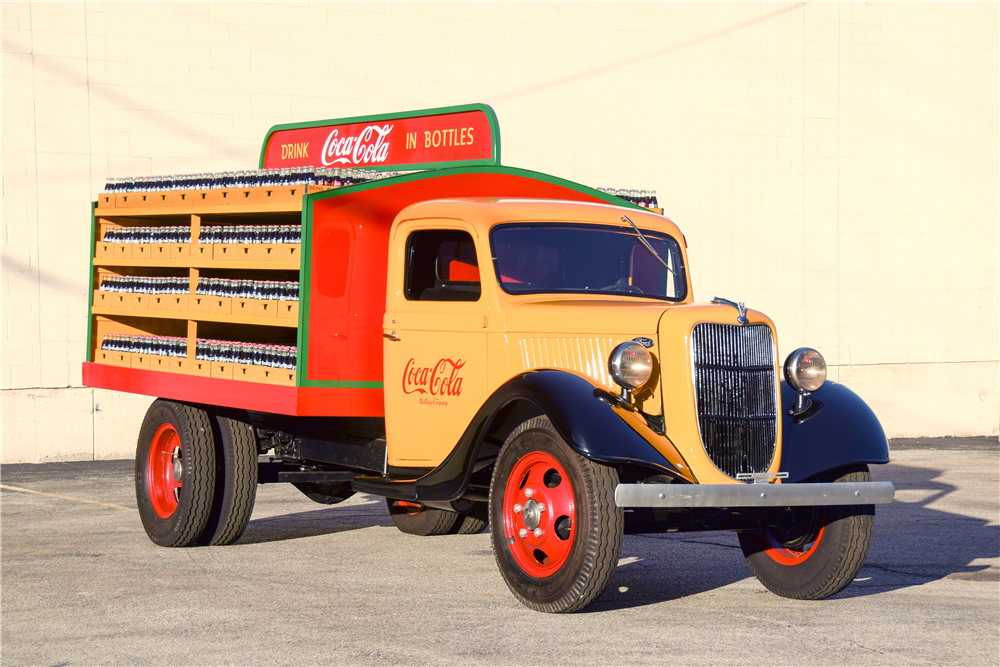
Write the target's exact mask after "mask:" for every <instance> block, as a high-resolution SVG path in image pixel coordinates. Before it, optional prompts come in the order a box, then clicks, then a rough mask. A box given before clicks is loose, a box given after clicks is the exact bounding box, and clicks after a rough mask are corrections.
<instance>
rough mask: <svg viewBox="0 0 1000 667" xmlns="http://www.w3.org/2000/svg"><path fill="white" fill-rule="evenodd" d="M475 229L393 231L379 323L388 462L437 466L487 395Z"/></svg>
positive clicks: (440, 226)
mask: <svg viewBox="0 0 1000 667" xmlns="http://www.w3.org/2000/svg"><path fill="white" fill-rule="evenodd" d="M476 246H477V238H476V232H475V229H474V228H473V227H472V226H470V225H466V224H464V223H462V222H461V221H455V220H448V221H427V220H420V221H407V222H404V223H401V224H400V225H399V226H398V227H397V228H396V230H395V234H394V236H393V239H392V241H391V247H392V248H393V252H392V255H391V256H390V258H389V271H388V275H387V280H388V286H387V287H388V289H387V293H388V294H387V299H386V314H385V321H384V322H383V329H384V330H383V350H384V363H385V366H384V368H385V402H386V413H385V415H386V416H385V422H386V442H387V450H388V454H387V455H388V464H389V465H390V466H396V467H405V468H430V467H434V466H437V465H438V464H439V463H441V461H443V460H444V459H445V457H446V456H448V454H449V453H450V452H451V450H452V449H453V448H454V447H455V445H456V444H457V443H458V440H459V438H461V436H462V433H463V432H464V431H465V429H466V427H467V426H468V425H469V422H470V421H471V420H472V417H473V416H474V415H475V414H476V412H477V411H478V409H479V408H480V406H482V404H483V402H484V401H485V400H486V398H487V396H486V388H487V381H486V367H487V364H486V361H487V358H486V328H485V323H486V315H487V313H488V304H487V295H486V290H483V289H482V284H481V282H480V278H479V266H480V259H481V257H482V255H481V254H480V253H478V252H477V247H476Z"/></svg>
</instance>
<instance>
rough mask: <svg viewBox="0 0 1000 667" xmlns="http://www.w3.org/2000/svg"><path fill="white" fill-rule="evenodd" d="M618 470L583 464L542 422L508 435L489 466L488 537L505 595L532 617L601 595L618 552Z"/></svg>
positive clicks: (578, 606)
mask: <svg viewBox="0 0 1000 667" xmlns="http://www.w3.org/2000/svg"><path fill="white" fill-rule="evenodd" d="M617 485H618V472H617V471H616V470H615V469H614V468H610V467H608V466H604V465H601V464H599V463H596V462H594V461H590V460H589V459H586V458H584V457H582V456H580V455H579V454H577V453H576V452H575V451H573V449H572V448H571V447H570V446H569V445H568V444H567V443H566V442H565V441H564V440H563V439H562V437H561V436H560V435H559V433H558V432H557V431H556V430H555V428H554V427H553V426H552V423H551V422H550V421H549V419H548V418H547V417H536V418H534V419H529V420H528V421H526V422H524V423H523V424H521V425H520V426H518V427H517V428H516V429H514V432H513V433H511V434H510V436H509V437H508V438H507V441H506V442H505V443H504V446H503V449H501V450H500V455H499V456H498V457H497V461H496V464H495V466H494V468H493V480H492V483H491V484H490V521H489V523H490V536H491V538H492V542H493V554H494V556H495V557H496V560H497V565H498V566H499V568H500V573H501V574H502V575H503V578H504V582H505V583H506V584H507V586H508V587H509V588H510V590H511V592H513V593H514V595H515V596H516V597H517V598H518V599H519V600H520V601H521V602H522V603H523V604H524V605H525V606H527V607H529V608H531V609H534V610H536V611H545V612H571V611H577V610H578V609H582V608H583V607H585V606H587V605H588V604H590V603H591V602H592V601H593V600H594V599H596V598H597V596H599V595H600V594H601V592H603V591H604V588H605V586H607V584H608V581H610V580H611V576H612V575H613V574H614V571H615V567H616V566H617V564H618V555H619V554H620V553H621V547H622V534H623V526H624V517H623V514H622V510H621V509H620V508H619V507H617V506H616V505H615V501H614V493H615V487H616V486H617Z"/></svg>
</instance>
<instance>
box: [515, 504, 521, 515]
mask: <svg viewBox="0 0 1000 667" xmlns="http://www.w3.org/2000/svg"><path fill="white" fill-rule="evenodd" d="M520 513H521V503H514V514H520Z"/></svg>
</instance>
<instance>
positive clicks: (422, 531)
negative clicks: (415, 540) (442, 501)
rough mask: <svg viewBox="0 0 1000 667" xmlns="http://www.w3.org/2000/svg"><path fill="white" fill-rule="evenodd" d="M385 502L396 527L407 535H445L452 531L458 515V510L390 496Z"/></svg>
mask: <svg viewBox="0 0 1000 667" xmlns="http://www.w3.org/2000/svg"><path fill="white" fill-rule="evenodd" d="M385 504H386V505H387V506H388V507H389V516H391V517H392V522H393V523H394V524H396V528H398V529H399V530H400V531H402V532H404V533H407V534H408V535H420V536H422V537H427V536H430V535H447V534H449V533H451V532H452V531H453V529H454V528H455V524H456V523H458V519H459V516H460V515H459V513H458V512H449V511H448V510H441V509H437V508H436V507H427V506H426V505H421V504H420V503H414V502H407V501H403V500H393V499H392V498H386V499H385Z"/></svg>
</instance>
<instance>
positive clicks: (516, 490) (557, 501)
mask: <svg viewBox="0 0 1000 667" xmlns="http://www.w3.org/2000/svg"><path fill="white" fill-rule="evenodd" d="M503 524H504V532H505V533H506V535H508V536H509V537H508V540H509V539H513V540H514V541H513V542H512V543H510V550H511V555H513V556H514V560H515V561H517V564H518V565H520V566H521V569H522V570H524V571H525V572H527V573H528V574H530V575H531V576H533V577H538V578H539V579H541V578H543V577H547V576H549V575H550V574H553V573H555V572H558V571H559V568H561V567H562V566H563V564H564V563H565V562H566V559H567V558H569V552H570V548H571V547H572V546H573V538H574V537H576V503H575V501H574V497H573V486H572V485H571V484H570V482H569V475H567V474H566V471H565V470H564V469H563V467H562V465H561V464H560V463H559V462H558V461H557V460H556V459H555V458H554V457H553V456H552V455H551V454H548V453H546V452H531V453H530V454H528V455H526V456H524V457H523V458H522V459H521V460H519V461H518V462H517V464H516V465H515V466H514V469H513V470H512V471H511V473H510V477H508V478H507V488H506V489H505V490H504V494H503Z"/></svg>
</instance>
